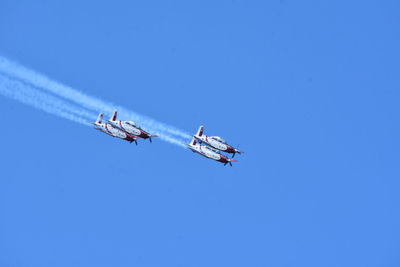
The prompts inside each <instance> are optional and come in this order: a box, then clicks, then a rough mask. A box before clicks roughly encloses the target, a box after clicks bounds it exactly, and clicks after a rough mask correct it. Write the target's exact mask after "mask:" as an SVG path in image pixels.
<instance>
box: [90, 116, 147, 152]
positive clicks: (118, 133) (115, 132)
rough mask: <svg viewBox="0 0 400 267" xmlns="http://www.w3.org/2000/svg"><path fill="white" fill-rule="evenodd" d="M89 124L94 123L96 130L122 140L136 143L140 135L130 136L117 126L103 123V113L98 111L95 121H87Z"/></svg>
mask: <svg viewBox="0 0 400 267" xmlns="http://www.w3.org/2000/svg"><path fill="white" fill-rule="evenodd" d="M89 123H90V124H93V125H94V128H95V129H96V130H99V131H101V132H103V133H106V134H109V135H111V136H113V137H117V138H121V139H124V140H127V141H129V142H131V143H132V142H135V143H136V145H137V139H138V138H140V137H137V136H131V135H130V134H127V133H125V132H124V131H122V130H121V129H119V128H115V127H114V126H112V125H111V124H108V123H104V122H103V113H100V114H99V116H98V117H97V120H96V122H89Z"/></svg>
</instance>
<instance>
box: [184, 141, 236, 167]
mask: <svg viewBox="0 0 400 267" xmlns="http://www.w3.org/2000/svg"><path fill="white" fill-rule="evenodd" d="M188 147H189V149H190V150H192V151H193V152H195V153H198V154H200V155H202V156H204V157H206V158H209V159H213V160H216V161H219V162H222V163H227V162H229V159H228V158H227V157H225V156H223V155H221V154H219V153H217V152H215V151H213V150H211V149H209V148H208V147H207V146H202V145H188Z"/></svg>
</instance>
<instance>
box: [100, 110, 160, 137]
mask: <svg viewBox="0 0 400 267" xmlns="http://www.w3.org/2000/svg"><path fill="white" fill-rule="evenodd" d="M117 112H118V111H117V110H115V111H114V113H113V115H112V116H111V118H110V120H109V121H108V122H109V123H110V124H111V125H112V126H114V127H116V128H118V129H120V130H122V131H124V132H125V133H127V134H129V135H132V136H137V137H140V138H143V139H147V138H148V139H149V140H150V143H151V138H152V137H158V136H157V135H151V134H149V133H148V132H146V131H144V130H142V129H141V128H140V127H139V126H138V125H137V124H136V123H135V122H133V121H120V120H117Z"/></svg>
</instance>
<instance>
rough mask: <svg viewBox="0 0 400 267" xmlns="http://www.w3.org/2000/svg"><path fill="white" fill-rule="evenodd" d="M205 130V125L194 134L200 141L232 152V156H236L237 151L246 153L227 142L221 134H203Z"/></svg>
mask: <svg viewBox="0 0 400 267" xmlns="http://www.w3.org/2000/svg"><path fill="white" fill-rule="evenodd" d="M203 130H204V126H200V128H199V130H198V131H197V134H196V135H194V136H193V137H194V138H195V139H196V140H197V141H198V142H200V143H205V144H206V145H208V146H210V147H212V148H215V149H218V150H221V151H223V152H226V153H232V154H233V155H232V158H233V157H234V156H235V154H236V153H238V154H242V153H244V152H243V151H240V150H238V149H236V148H234V147H232V146H230V145H228V144H227V143H226V141H225V140H224V139H222V138H221V137H219V136H210V137H209V136H207V135H203Z"/></svg>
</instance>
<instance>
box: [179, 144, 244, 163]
mask: <svg viewBox="0 0 400 267" xmlns="http://www.w3.org/2000/svg"><path fill="white" fill-rule="evenodd" d="M184 145H186V146H187V147H188V148H189V149H190V150H192V151H193V152H196V153H199V154H200V155H202V156H204V157H206V158H209V159H213V160H216V161H219V162H222V163H224V165H226V164H228V163H229V165H231V166H232V162H235V161H237V160H234V159H229V158H227V157H225V156H224V155H222V154H221V153H219V152H218V151H217V150H215V149H214V148H212V147H209V146H202V145H201V144H197V141H196V139H195V138H194V137H193V138H192V141H191V142H190V144H184Z"/></svg>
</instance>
